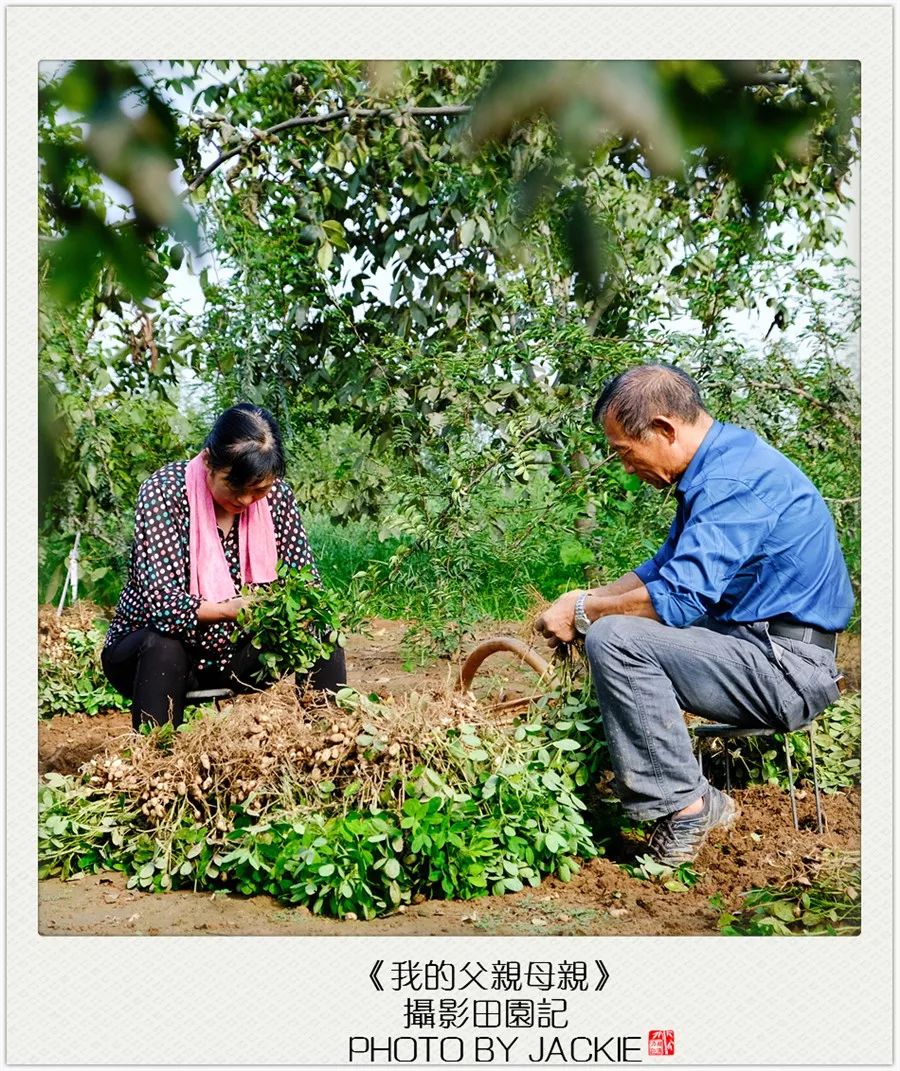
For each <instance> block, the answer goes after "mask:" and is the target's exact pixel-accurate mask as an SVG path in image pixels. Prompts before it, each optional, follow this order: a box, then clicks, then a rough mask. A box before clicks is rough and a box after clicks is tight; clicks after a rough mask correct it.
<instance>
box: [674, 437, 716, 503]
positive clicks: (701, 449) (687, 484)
mask: <svg viewBox="0 0 900 1071" xmlns="http://www.w3.org/2000/svg"><path fill="white" fill-rule="evenodd" d="M724 428H725V425H724V424H722V423H721V422H720V421H718V420H714V421H713V422H712V424H710V426H709V429H708V431H707V432H706V434H705V435H704V436H703V441H702V442H701V443H700V445H699V446H698V447H697V452H696V453H695V454H694V456H693V457H692V458H691V463H690V464H689V465H688V467H687V468H686V469H685V470H684V472H683V473H682V474H681V479H679V481H678V484H677V486H676V491H677V492H678V494H679V495H683V494H684V493H685V492H686V491H689V490H690V488H691V485H692V484H693V483H694V482H695V481H696V480H697V479H698V478H699V476H700V473H701V472H702V471H703V465H704V462H705V460H706V457H707V454H708V453H709V452H710V450H711V448H712V445H713V443H714V442H715V441H716V439H718V437H719V436H720V435H721V434H722V432H723V430H724Z"/></svg>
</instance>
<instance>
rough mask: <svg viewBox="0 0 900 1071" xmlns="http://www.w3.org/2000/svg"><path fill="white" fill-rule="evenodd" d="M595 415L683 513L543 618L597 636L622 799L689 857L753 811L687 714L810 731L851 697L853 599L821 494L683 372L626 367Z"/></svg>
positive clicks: (591, 649) (662, 852) (591, 651)
mask: <svg viewBox="0 0 900 1071" xmlns="http://www.w3.org/2000/svg"><path fill="white" fill-rule="evenodd" d="M594 419H595V420H597V421H601V420H602V422H603V429H604V431H605V433H606V438H607V440H608V442H609V444H610V446H611V447H612V448H613V450H615V452H616V453H617V454H618V455H619V457H620V458H621V460H622V463H623V465H624V466H625V471H626V472H628V473H634V474H635V475H637V476H638V478H639V479H641V480H643V481H644V482H645V483H649V484H651V485H652V486H653V487H657V488H665V487H674V493H675V499H676V502H677V507H676V512H675V519H674V520H673V522H672V527H671V529H670V531H669V534H668V537H667V539H666V541H665V543H664V544H663V545H662V546H661V547H660V549H659V550H658V551H657V553H656V554H655V555H654V556H653V557H652V558H651V559H649V560H648V561H646V562H644V563H643V564H642V565H639V566H638V567H637V568H636V569H635V570H634V571H633V572H630V573H626V574H625V575H624V576H622V577H620V578H619V579H618V580H616V581H614V582H613V583H611V584H607V585H605V586H603V587H599V588H594V589H593V590H591V591H570V592H568V593H567V594H565V595H563V596H562V597H561V598H559V599H558V600H557V601H556V602H555V603H554V604H553V605H552V606H550V607H549V608H548V609H547V610H546V611H545V612H544V613H543V614H542V615H541V616H540V618H539V619H538V622H537V625H538V629H539V630H540V631H541V632H543V633H544V635H545V636H547V637H548V638H549V639H550V642H551V644H553V645H554V646H555V645H556V644H558V643H571V642H572V641H573V640H574V639H575V638H576V636H577V635H578V634H579V633H580V634H582V635H584V637H585V649H586V651H587V656H588V660H589V662H590V666H591V673H592V677H593V680H594V684H595V687H596V690H597V697H598V700H599V703H600V710H601V712H602V715H603V723H604V727H605V729H606V737H607V741H608V744H609V753H610V759H611V762H612V765H613V768H614V771H615V774H616V780H617V783H618V790H619V796H620V799H621V801H622V804H623V806H624V807H625V810H626V811H627V812H628V814H629V815H631V816H632V817H633V818H635V819H638V820H648V819H654V818H655V819H658V821H657V823H656V827H655V828H654V830H653V833H652V834H651V837H650V841H649V850H650V852H651V854H652V855H653V856H654V857H655V858H656V859H657V860H658V861H659V862H661V863H662V864H664V865H667V866H677V865H678V864H680V863H682V862H687V861H690V860H692V859H694V858H695V857H696V855H697V852H698V851H699V850H700V847H701V846H702V844H703V842H704V841H705V839H706V837H707V835H708V834H709V832H710V831H711V830H713V829H715V828H717V827H722V828H729V827H730V826H731V825H732V824H733V822H734V820H735V818H736V817H737V816H738V813H739V812H738V810H737V808H736V806H735V803H734V801H733V800H732V799H731V797H730V796H727V795H725V794H724V793H723V792H720V791H718V790H717V789H716V788H714V787H713V786H712V785H710V784H709V782H708V781H707V780H706V779H705V778H704V777H703V775H702V774H701V772H700V769H699V766H698V764H697V761H696V760H695V758H694V755H693V751H692V748H691V741H690V737H689V734H688V731H687V728H686V726H685V723H684V719H683V717H682V711H684V710H688V711H691V712H692V713H694V714H699V715H702V716H704V717H708V718H713V719H715V720H716V721H719V722H727V723H729V724H733V725H744V726H762V725H765V726H771V727H772V728H774V729H776V730H777V729H780V730H785V729H787V730H790V729H796V728H798V727H800V726H803V725H806V724H807V723H808V722H810V721H811V720H812V719H813V718H814V717H815V716H816V715H817V714H819V713H820V712H821V711H822V710H824V709H825V707H827V706H828V705H829V704H830V703H832V702H833V701H834V700H835V699H836V698H837V696H838V687H837V684H836V678H837V676H838V674H837V671H836V669H835V662H834V655H835V638H836V633H837V632H839V631H840V630H841V629H843V628H845V627H846V625H847V622H848V620H849V619H850V613H851V611H852V609H853V593H852V589H851V586H850V579H849V576H848V574H847V567H846V564H845V563H844V559H843V556H842V554H841V549H840V546H839V544H838V540H837V535H836V533H835V529H834V523H833V521H832V519H831V515H830V514H829V512H828V509H827V507H826V505H825V503H824V501H823V500H822V497H821V495H820V494H819V492H818V491H817V490H816V489H815V487H813V485H812V484H811V483H810V481H809V480H808V479H807V477H806V476H804V475H803V473H802V472H801V471H800V470H799V469H798V468H797V467H796V465H794V464H792V463H791V462H790V461H788V460H787V458H785V457H784V456H783V455H782V454H780V453H779V452H778V451H777V450H775V449H773V448H772V447H771V446H769V445H767V444H766V443H764V442H763V441H762V440H761V439H759V438H758V437H757V436H756V435H754V434H753V432H750V431H746V430H744V429H742V428H738V427H735V426H734V425H731V424H723V423H720V422H719V421H717V420H714V419H713V417H712V416H710V414H709V413H708V412H707V411H706V409H705V408H704V406H703V403H702V401H701V399H700V393H699V391H698V389H697V385H696V384H695V383H694V381H693V380H692V379H691V378H690V377H689V376H687V375H685V373H684V372H681V371H679V370H678V369H676V368H673V367H670V366H667V365H642V366H640V367H637V368H632V369H629V370H628V371H626V372H623V373H622V374H621V375H618V376H616V377H615V379H613V380H611V381H610V382H609V383H608V384H607V385H606V386H605V387H604V389H603V392H602V394H601V395H600V398H599V400H598V402H597V405H596V407H595V410H594Z"/></svg>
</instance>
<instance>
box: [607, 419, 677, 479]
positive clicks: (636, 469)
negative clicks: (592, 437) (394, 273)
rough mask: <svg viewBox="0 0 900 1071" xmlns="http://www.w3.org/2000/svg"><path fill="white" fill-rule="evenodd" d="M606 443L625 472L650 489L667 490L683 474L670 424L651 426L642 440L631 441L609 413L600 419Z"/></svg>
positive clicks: (673, 429) (675, 436) (675, 435)
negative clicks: (617, 456)
mask: <svg viewBox="0 0 900 1071" xmlns="http://www.w3.org/2000/svg"><path fill="white" fill-rule="evenodd" d="M603 430H604V432H605V433H606V441H607V442H608V443H609V445H610V446H611V447H612V448H613V450H615V452H616V453H617V454H618V455H619V458H620V460H621V462H622V464H623V466H624V467H625V471H626V472H627V473H629V475H630V474H631V473H634V475H635V476H637V478H638V479H639V480H642V481H643V482H644V483H649V484H650V486H651V487H657V488H663V487H669V486H670V485H671V484H673V483H675V481H676V480H677V479H678V477H679V476H680V475H681V473H682V472H683V471H684V465H683V464H682V463H681V452H680V450H679V449H678V441H677V434H676V432H675V428H674V427H673V426H672V425H671V424H670V423H669V422H667V421H666V422H661V426H660V427H659V428H656V427H652V428H650V430H649V431H648V432H647V435H646V437H645V438H643V439H633V438H631V436H630V435H626V434H625V432H624V431H623V430H622V425H621V424H620V423H619V422H618V420H616V418H615V417H614V416H613V415H612V414H611V413H609V412H607V414H606V416H605V417H604V418H603Z"/></svg>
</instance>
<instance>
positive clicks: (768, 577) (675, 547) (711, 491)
mask: <svg viewBox="0 0 900 1071" xmlns="http://www.w3.org/2000/svg"><path fill="white" fill-rule="evenodd" d="M675 497H676V499H677V501H678V508H677V510H676V513H675V519H674V521H673V522H672V527H671V529H670V530H669V535H668V537H667V538H666V541H665V543H664V544H663V545H662V546H661V547H660V549H659V550H658V551H657V552H656V554H655V555H654V556H653V557H652V558H651V559H650V560H649V561H646V562H644V563H643V564H642V565H639V566H638V568H637V569H635V572H636V573H637V575H638V576H639V577H640V578H641V580H642V581H643V582H644V583H645V584H646V586H647V590H648V591H649V592H650V599H651V601H652V603H653V608H654V609H655V610H656V613H657V616H658V617H659V619H660V620H661V621H663V622H664V623H665V624H667V625H674V626H675V627H677V628H683V627H685V626H686V625H690V624H693V622H695V621H696V620H697V619H698V618H699V617H701V616H703V615H708V616H709V617H711V618H713V619H717V620H720V621H735V622H747V621H762V620H766V619H771V618H776V617H777V618H780V619H782V620H784V621H788V622H798V623H801V624H805V625H815V626H816V627H817V628H821V629H824V630H825V631H827V632H837V631H840V630H841V629H843V628H845V627H846V625H847V622H848V621H849V620H850V614H851V612H852V610H853V589H852V588H851V585H850V577H849V576H848V574H847V566H846V564H845V562H844V558H843V555H842V554H841V548H840V544H839V543H838V539H837V533H836V532H835V529H834V521H833V520H832V518H831V514H830V513H829V512H828V507H827V506H826V505H825V502H824V501H823V499H822V496H821V495H820V494H819V492H818V491H817V490H816V489H815V487H813V485H812V483H810V481H809V479H807V477H806V476H804V475H803V473H802V472H801V471H800V469H798V468H797V466H796V465H794V464H793V463H792V462H790V461H788V459H787V458H786V457H785V456H784V455H783V454H780V453H779V452H778V451H777V450H775V449H774V448H773V447H771V446H769V445H768V444H767V443H764V442H763V441H762V439H760V438H759V437H758V436H756V435H754V434H753V432H752V431H747V430H745V429H744V428H738V427H735V426H734V425H733V424H722V423H720V422H719V421H714V422H713V425H712V427H711V428H710V429H709V431H708V432H707V433H706V436H705V438H704V439H703V442H702V443H701V444H700V447H699V449H698V450H697V452H696V454H694V456H693V458H692V459H691V463H690V464H689V465H688V467H687V469H686V470H685V471H684V473H683V475H682V477H681V479H680V480H679V481H678V485H677V487H676V489H675Z"/></svg>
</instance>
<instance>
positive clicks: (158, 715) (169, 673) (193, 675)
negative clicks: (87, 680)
mask: <svg viewBox="0 0 900 1071" xmlns="http://www.w3.org/2000/svg"><path fill="white" fill-rule="evenodd" d="M101 662H102V664H103V672H104V673H105V674H106V677H107V679H108V680H109V682H110V684H112V686H113V687H114V688H116V689H117V690H118V691H120V692H121V693H122V695H124V696H125V697H126V698H128V699H130V700H131V701H132V702H131V723H132V725H133V727H134V729H135V730H137V729H139V728H140V726H141V723H142V722H145V721H149V722H153V723H154V724H156V725H162V724H163V723H164V722H167V721H171V722H173V723H174V724H175V725H180V724H181V722H182V720H183V719H184V697H185V695H186V694H187V693H188V692H193V691H197V690H198V689H207V688H230V689H231V690H232V691H233V692H256V691H259V690H260V689H261V688H264V687H266V685H260V684H257V683H256V682H255V675H256V673H257V671H258V670H259V668H260V662H259V651H258V650H257V649H256V648H255V647H253V646H252V645H251V644H250V641H249V640H246V641H244V642H243V643H240V644H239V645H238V647H237V649H236V650H235V653H234V656H233V658H232V659H231V661H230V662H229V664H228V666H227V668H226V669H224V670H222V669H217V668H211V669H203V670H198V669H196V668H195V664H194V658H192V656H191V654H190V651H189V649H188V648H187V647H186V646H185V644H184V643H182V641H181V640H179V639H178V638H177V637H176V636H169V635H166V634H165V633H162V632H157V631H156V630H155V629H151V628H142V629H138V630H137V631H136V632H131V633H129V634H128V635H127V636H123V637H122V639H121V640H119V642H118V643H116V644H114V646H112V647H104V649H103V652H102V654H101ZM346 680H347V667H346V661H345V658H344V652H343V649H342V648H340V647H335V649H334V652H333V653H332V655H331V657H330V658H321V659H319V661H318V662H316V663H315V664H314V665H313V667H312V669H310V671H309V674H308V675H307V676H300V675H299V674H298V677H297V688H298V690H299V689H301V688H303V687H305V686H309V687H311V688H314V689H316V690H318V691H329V692H336V691H337V690H338V688H342V687H343V686H344V684H345V683H346Z"/></svg>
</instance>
